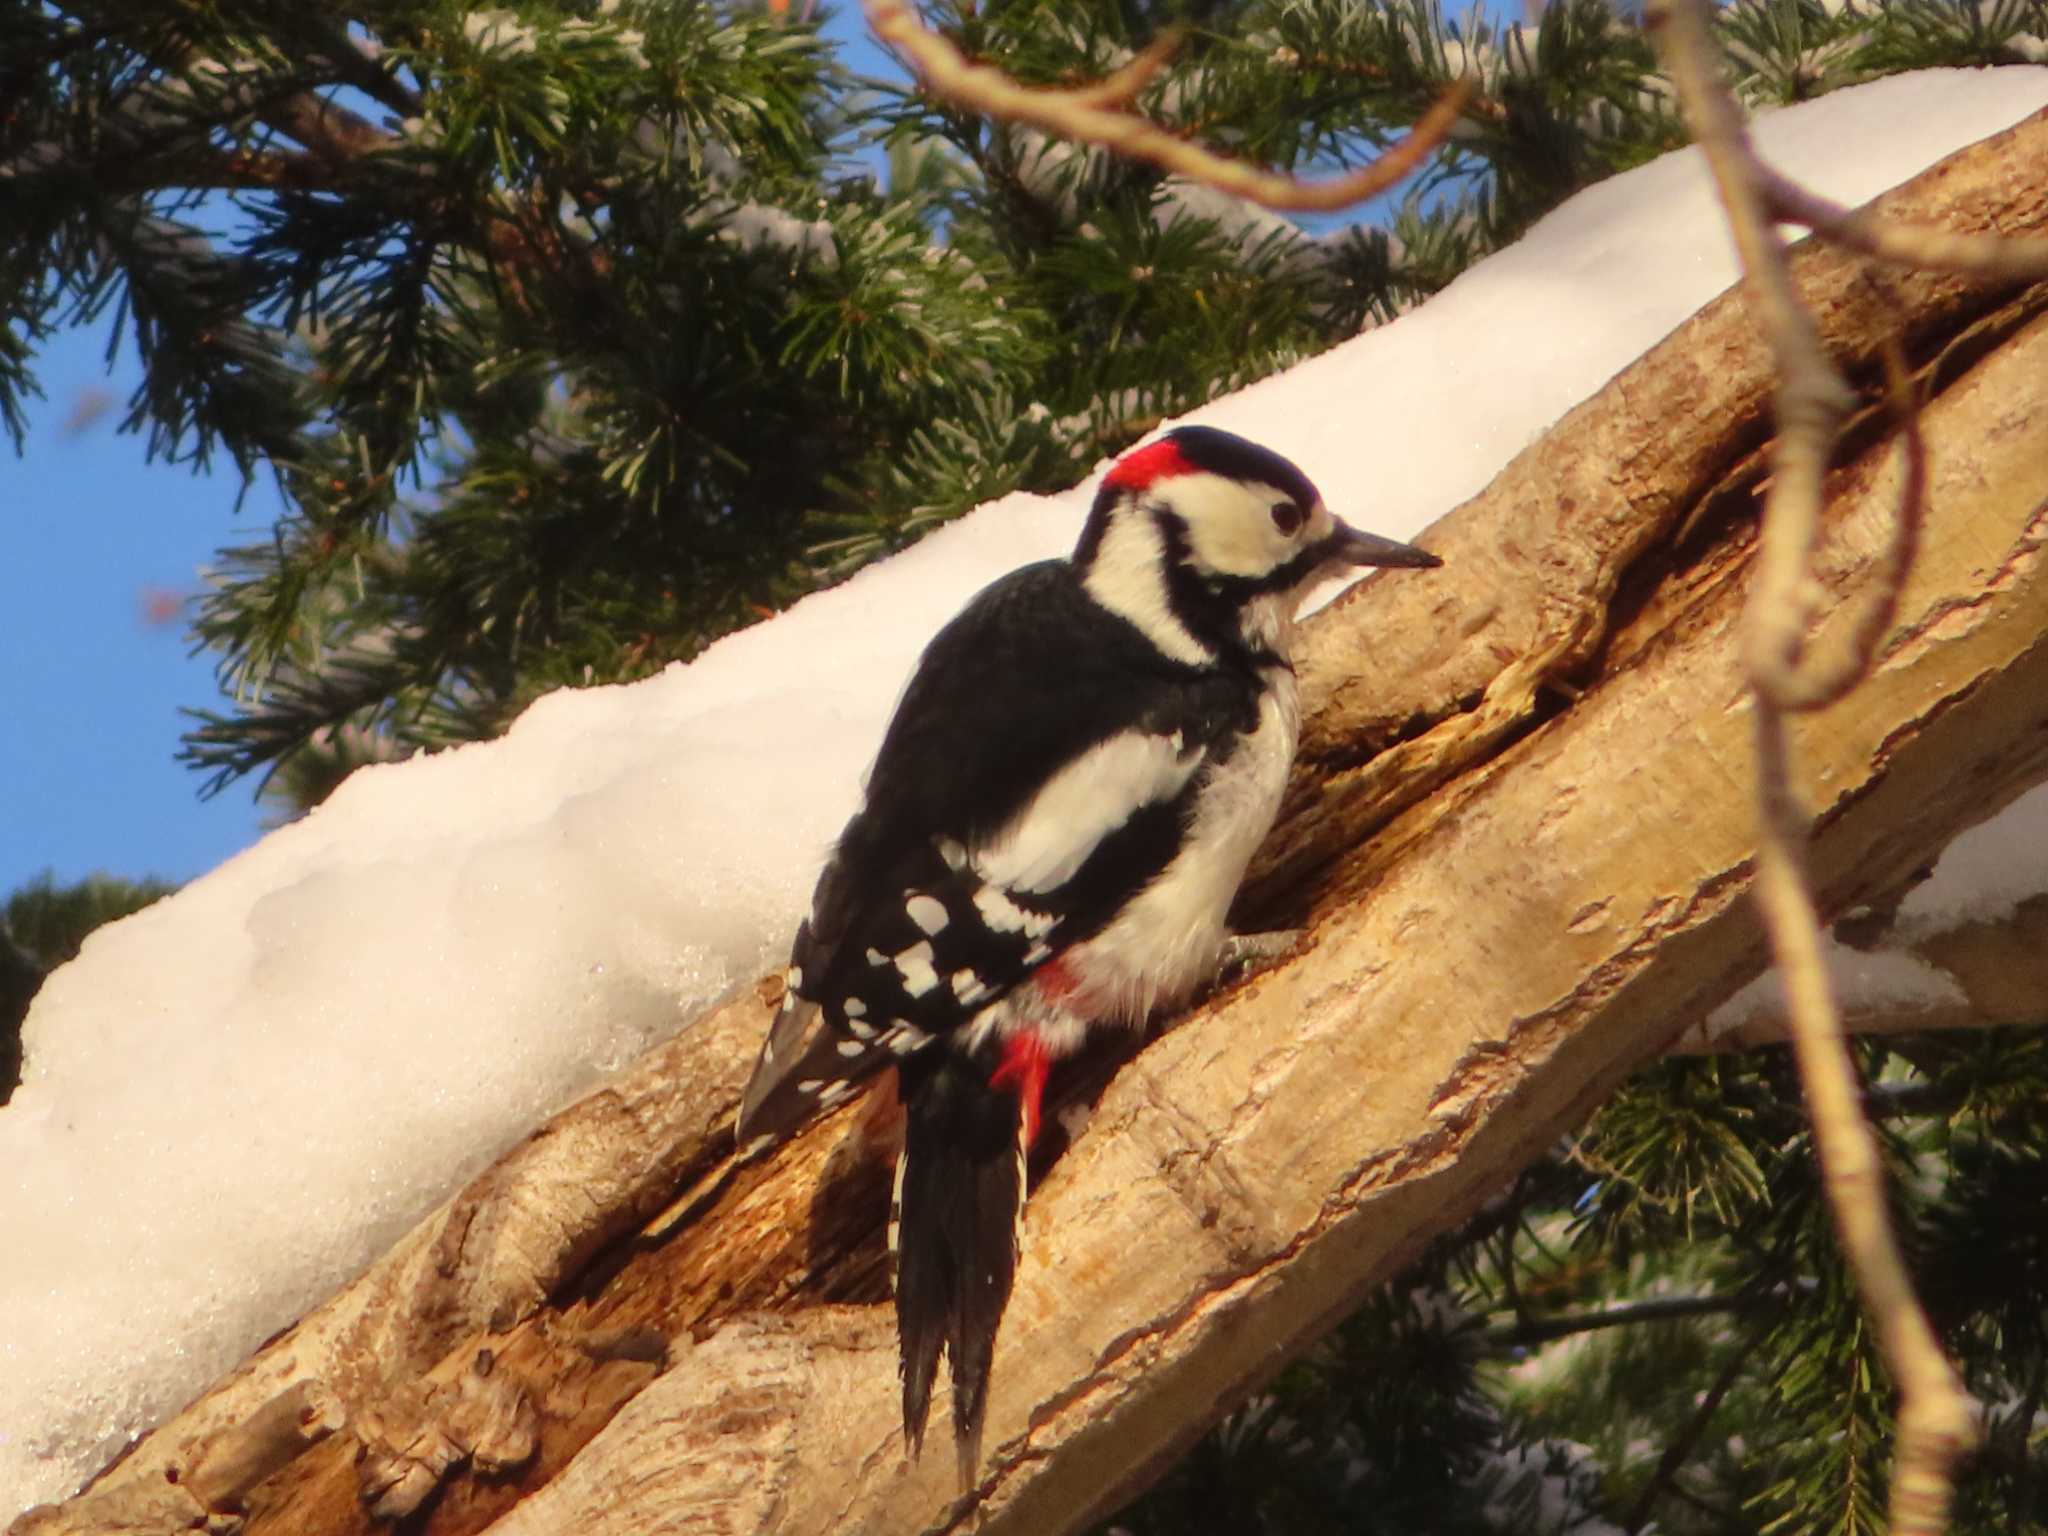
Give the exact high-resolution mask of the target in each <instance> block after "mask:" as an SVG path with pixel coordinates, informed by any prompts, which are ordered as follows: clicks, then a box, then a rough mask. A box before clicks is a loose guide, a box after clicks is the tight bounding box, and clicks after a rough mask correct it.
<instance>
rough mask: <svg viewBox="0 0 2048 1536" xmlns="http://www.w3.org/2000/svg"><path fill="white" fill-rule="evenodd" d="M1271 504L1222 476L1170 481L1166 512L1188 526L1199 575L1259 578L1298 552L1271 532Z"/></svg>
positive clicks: (1264, 495) (1266, 494) (1268, 496)
mask: <svg viewBox="0 0 2048 1536" xmlns="http://www.w3.org/2000/svg"><path fill="white" fill-rule="evenodd" d="M1272 499H1273V493H1272V492H1271V491H1270V490H1265V489H1260V490H1257V491H1253V490H1248V489H1247V488H1246V487H1244V486H1242V485H1240V484H1238V483H1237V482H1236V481H1234V480H1227V479H1225V478H1223V477H1222V476H1221V475H1183V476H1180V477H1179V478H1177V479H1175V480H1174V481H1173V484H1172V494H1171V496H1170V498H1169V499H1168V502H1167V509H1168V510H1169V511H1171V512H1174V513H1176V514H1177V515H1178V516H1179V517H1180V518H1181V520H1182V521H1183V522H1184V523H1185V524H1186V525H1187V530H1188V547H1189V550H1190V552H1191V553H1192V554H1193V555H1194V557H1195V563H1196V565H1197V566H1198V567H1200V568H1201V569H1202V570H1203V571H1205V572H1209V573H1213V574H1214V575H1218V576H1250V577H1258V576H1263V575H1265V574H1266V572H1268V571H1270V570H1272V569H1273V567H1274V566H1276V565H1279V564H1282V563H1283V562H1285V561H1286V560H1288V559H1289V558H1291V557H1292V556H1293V554H1294V552H1295V549H1296V547H1297V546H1296V544H1295V541H1294V540H1293V539H1290V538H1289V537H1287V535H1286V534H1284V533H1282V532H1281V531H1280V530H1279V529H1278V528H1276V527H1274V526H1273V511H1272ZM1326 515H1327V514H1326Z"/></svg>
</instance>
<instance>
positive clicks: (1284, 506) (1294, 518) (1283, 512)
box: [1273, 501, 1308, 534]
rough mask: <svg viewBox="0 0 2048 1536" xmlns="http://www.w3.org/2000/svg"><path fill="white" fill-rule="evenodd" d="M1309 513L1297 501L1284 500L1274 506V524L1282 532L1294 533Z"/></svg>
mask: <svg viewBox="0 0 2048 1536" xmlns="http://www.w3.org/2000/svg"><path fill="white" fill-rule="evenodd" d="M1307 516H1308V514H1307V513H1306V512H1304V511H1302V510H1301V506H1300V504H1299V503H1297V502H1292V501H1283V502H1280V503H1279V504H1278V505H1276V506H1275V507H1274V508H1273V526H1274V527H1275V528H1278V529H1279V530H1280V531H1281V532H1282V533H1286V534H1292V533H1293V532H1294V531H1295V529H1297V528H1299V527H1300V526H1301V525H1302V522H1303V520H1304V519H1305V518H1307Z"/></svg>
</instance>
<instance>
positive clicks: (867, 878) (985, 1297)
mask: <svg viewBox="0 0 2048 1536" xmlns="http://www.w3.org/2000/svg"><path fill="white" fill-rule="evenodd" d="M1440 563H1441V562H1439V561H1438V559H1437V558H1436V556H1434V555H1431V554H1428V553H1426V552H1425V551H1423V550H1420V549H1416V548H1413V547H1412V546H1410V545H1406V544H1400V543H1396V542H1395V541H1393V540H1391V539H1384V538H1379V537H1377V536H1375V535H1372V534H1369V533H1362V532H1360V531H1359V530H1357V529H1355V528H1352V527H1349V526H1347V525H1346V524H1345V523H1343V522H1341V521H1339V520H1338V519H1337V518H1336V517H1334V516H1332V515H1331V513H1330V511H1329V509H1328V508H1327V507H1325V506H1324V505H1323V500H1322V498H1321V497H1320V496H1319V495H1317V493H1316V489H1315V487H1314V486H1313V485H1311V484H1310V483H1309V481H1308V479H1307V477H1306V476H1304V475H1303V474H1302V472H1301V471H1300V470H1299V469H1297V468H1295V466H1294V465H1293V464H1291V463H1289V462H1288V461H1287V460H1286V459H1284V458H1282V457H1281V456H1280V455H1278V454H1276V453H1273V452H1272V451H1270V450H1268V449H1265V448H1262V447H1259V446H1257V445H1256V444H1253V443H1250V442H1247V441H1246V440H1245V439H1243V438H1241V437H1237V436H1234V435H1232V434H1231V433H1228V432H1222V431H1218V430H1216V429H1214V428H1211V427H1181V428H1179V429H1177V430H1175V431H1173V432H1170V433H1168V434H1167V435H1165V436H1164V437H1161V438H1159V439H1158V440H1156V441H1155V442H1152V443H1150V444H1148V445H1145V446H1143V447H1140V448H1137V449H1135V450H1133V451H1132V452H1130V453H1128V454H1126V455H1124V456H1123V458H1121V459H1119V460H1118V461H1117V463H1116V464H1115V465H1114V466H1113V467H1112V468H1111V469H1110V471H1109V473H1108V475H1107V476H1106V477H1105V478H1104V480H1103V483H1102V486H1101V489H1100V490H1099V491H1098V493H1097V494H1096V497H1095V501H1094V504H1093V507H1092V508H1091V510H1090V512H1089V515H1088V520H1087V522H1086V524H1085V525H1084V526H1083V528H1082V532H1081V538H1080V542H1079V543H1078V544H1077V545H1076V546H1075V548H1074V552H1073V555H1072V556H1071V557H1070V558H1068V559H1064V560H1046V561H1041V562H1039V563H1038V564H1035V565H1028V566H1025V567H1024V568H1023V569H1022V570H1018V571H1013V572H1011V573H1010V574H1009V575H1008V576H1005V577H1003V578H1001V579H1000V580H998V581H997V582H995V583H994V584H993V585H992V586H990V587H988V588H987V589H985V590H984V591H983V592H982V593H981V594H980V595H979V596H977V597H975V598H974V599H973V601H971V602H970V603H969V604H968V605H967V607H966V608H965V609H964V610H963V611H962V612H961V613H960V614H959V616H958V617H956V618H954V619H953V620H952V621H951V622H950V623H948V624H947V625H946V626H945V628H943V629H942V630H940V631H939V633H938V635H937V636H936V637H935V638H934V639H933V640H932V642H931V644H930V646H929V647H928V648H927V649H926V650H925V653H924V655H923V658H922V659H921V660H920V661H919V663H918V665H917V669H916V671H915V673H914V674H913V675H912V677H911V680H910V684H909V686H908V688H907V689H906V690H905V692H904V694H903V698H902V702H901V703H900V704H898V706H897V708H896V713H895V716H894V718H893V719H892V720H891V721H890V724H889V728H888V730H887V732H886V733H885V734H884V737H883V740H882V746H881V750H880V753H879V754H878V756H877V757H876V759H875V763H874V767H873V769H872V770H871V772H870V774H869V777H868V784H867V793H866V798H865V801H864V803H863V804H862V805H861V808H860V809H859V811H858V812H856V813H855V815H854V817H853V819H852V820H851V821H849V822H848V823H847V825H846V829H845V831H844V832H843V833H842V834H841V835H840V838H839V841H838V843H837V845H836V847H835V850H834V852H833V854H832V856H831V858H830V859H829V860H828V862H827V863H826V865H825V868H824V872H823V873H822V874H821V875H820V876H819V878H818V884H817V889H816V892H815V894H814V895H813V897H812V900H811V910H810V915H809V916H808V917H807V918H805V919H804V921H803V922H802V923H801V924H800V925H799V926H798V928H797V932H796V940H795V943H794V945H793V947H792V949H791V954H790V963H789V969H788V972H787V976H786V981H787V988H786V990H785V993H784V996H783V1000H782V1004H781V1008H780V1010H779V1012H778V1013H777V1015H776V1018H775V1022H774V1024H773V1025H772V1027H771V1028H770V1030H769V1034H768V1038H767V1041H766V1043H765V1044H764V1045H763V1047H762V1049H761V1055H760V1060H759V1062H758V1063H757V1064H756V1066H755V1068H754V1075H753V1078H752V1080H751V1082H750V1083H749V1084H748V1087H747V1090H746V1093H745V1095H744V1097H743V1099H742V1102H741V1105H740V1112H739V1125H738V1134H739V1141H740V1144H741V1146H742V1147H743V1148H744V1149H746V1150H747V1151H749V1152H758V1151H759V1150H762V1149H765V1148H766V1147H767V1146H769V1145H772V1144H773V1143H774V1142H776V1141H779V1140H780V1139H782V1138H783V1137H785V1136H787V1135H789V1134H790V1133H791V1132H792V1131H794V1130H795V1129H796V1128H797V1127H798V1125H800V1124H801V1123H802V1121H803V1120H804V1119H805V1118H806V1117H807V1116H808V1115H810V1114H811V1113H812V1112H813V1111H815V1110H817V1109H819V1108H823V1107H829V1106H831V1105H834V1104H837V1103H839V1102H841V1101H842V1100H844V1099H845V1098H846V1097H848V1096H849V1095H850V1094H851V1093H852V1092H853V1090H854V1089H855V1088H856V1087H857V1086H858V1085H859V1084H860V1083H861V1081H862V1080H863V1079H865V1078H866V1077H868V1076H869V1075H870V1074H872V1073H874V1072H876V1071H878V1070H879V1069H880V1068H882V1067H884V1066H889V1065H893V1066H894V1067H895V1068H896V1071H897V1074H898V1087H899V1090H900V1094H901V1097H902V1100H903V1103H904V1107H905V1113H906V1121H907V1123H906V1129H905V1137H904V1146H903V1152H902V1155H901V1157H900V1158H899V1160H898V1162H897V1165H896V1187H895V1196H894V1200H893V1204H892V1209H891V1212H890V1221H889V1239H890V1248H891V1251H892V1253H893V1256H894V1260H895V1273H896V1317H897V1332H898V1339H899V1342H900V1346H901V1356H900V1359H901V1373H902V1385H903V1430H904V1438H905V1440H906V1442H907V1444H908V1446H909V1447H910V1449H911V1452H912V1454H913V1455H915V1454H916V1453H917V1451H918V1450H919V1449H920V1448H921V1447H922V1444H923V1440H924V1430H925V1423H926V1418H927V1415H928V1410H929V1408H930V1405H931V1393H932V1387H933V1383H934V1380H935V1378H936V1375H937V1371H938V1361H939V1356H940V1355H941V1353H943V1354H944V1355H945V1356H946V1357H947V1360H948V1366H949V1370H950V1373H951V1376H952V1382H953V1430H954V1440H955V1449H956V1451H957V1453H958V1456H959V1463H960V1474H961V1481H962V1485H963V1487H967V1486H971V1485H972V1483H973V1480H974V1475H975V1471H976V1469H977V1467H978V1465H979V1462H980V1448H981V1432H982V1424H983V1419H984V1416H985V1412H986V1408H987V1401H988V1381H989V1366H990V1359H991V1355H992V1352H993V1349H994V1345H995V1336H996V1327H997V1324H998V1323H999V1322H1000V1320H1001V1318H1002V1314H1003V1309H1004V1307H1005V1305H1006V1304H1007V1303H1008V1300H1009V1296H1010V1288H1011V1282H1012V1280H1013V1278H1014V1276H1015V1273H1016V1265H1017V1258H1018V1253H1019V1242H1020V1230H1019V1224H1020V1220H1021V1217H1022V1213H1023V1207H1024V1197H1025V1156H1026V1154H1027V1152H1028V1150H1029V1148H1030V1146H1031V1143H1032V1139H1033V1138H1034V1136H1035V1135H1036V1134H1037V1131H1038V1125H1039V1118H1040V1114H1041V1099H1042V1095H1043V1092H1044V1088H1045V1082H1046V1076H1047V1074H1048V1072H1049V1070H1050V1069H1051V1066H1052V1064H1053V1063H1054V1062H1055V1061H1057V1060H1059V1059H1060V1058H1062V1057H1065V1056H1068V1055H1070V1054H1072V1053H1073V1052H1075V1051H1077V1050H1079V1049H1080V1048H1081V1047H1082V1045H1083V1044H1084V1042H1085V1041H1086V1040H1087V1039H1088V1038H1089V1036H1090V1034H1091V1032H1093V1031H1095V1030H1098V1029H1131V1028H1136V1027H1139V1026H1142V1025H1143V1023H1144V1022H1145V1019H1146V1018H1147V1016H1148V1015H1149V1014H1151V1013H1152V1011H1153V1010H1155V1009H1158V1008H1167V1007H1171V1006H1173V1005H1175V1004H1177V1003H1180V1002H1183V1001H1185V1000H1186V999H1187V998H1188V996H1189V995H1190V994H1191V993H1192V992H1194V991H1195V990H1196V989H1197V988H1198V987H1200V986H1201V985H1202V984H1203V983H1204V982H1206V981H1208V980H1209V979H1211V978H1212V977H1213V976H1214V975H1215V974H1216V971H1217V969H1218V967H1219V964H1220V963H1221V960H1222V957H1223V955H1224V953H1225V949H1226V942H1227V940H1228V935H1227V934H1226V931H1225V926H1224V921H1225V915H1226V913H1227V912H1228V910H1229V907H1230V903H1231V899H1232V897H1233V896H1235V894H1236V892H1237V887H1238V884H1239V882H1240V881H1241V880H1242V879H1243V878H1244V871H1245V866H1246V864H1247V863H1248V862H1249V861H1250V859H1251V856H1252V853H1253V851H1254V850H1255V849H1256V848H1257V847H1258V845H1259V842H1260V840H1261V839H1262V838H1264V836H1265V835H1266V832H1267V831H1268V829H1269V828H1270V827H1271V826H1272V822H1273V818H1274V815H1275V814H1276V812H1277V811H1278V808H1279V804H1280V795H1281V791H1282V789H1283V788H1284V787H1285V784H1286V779H1287V771H1288V767H1289V765H1290V764H1291V762H1292V761H1293V757H1294V748H1295V741H1296V737H1297V733H1298V727H1299V711H1298V706H1297V703H1296V694H1295V681H1294V671H1293V668H1292V666H1291V664H1290V662H1289V641H1290V639H1291V636H1292V633H1293V627H1294V610H1295V606H1296V604H1297V603H1298V601H1299V599H1300V598H1301V596H1302V595H1303V593H1304V592H1305V591H1306V590H1307V589H1308V588H1309V587H1310V586H1312V585H1313V584H1315V582H1316V581H1317V580H1318V579H1319V578H1321V577H1324V576H1327V575H1329V574H1331V573H1332V572H1333V571H1334V570H1336V569H1338V568H1340V567H1343V566H1357V565H1381V566H1409V567H1424V566H1434V565H1437V564H1440Z"/></svg>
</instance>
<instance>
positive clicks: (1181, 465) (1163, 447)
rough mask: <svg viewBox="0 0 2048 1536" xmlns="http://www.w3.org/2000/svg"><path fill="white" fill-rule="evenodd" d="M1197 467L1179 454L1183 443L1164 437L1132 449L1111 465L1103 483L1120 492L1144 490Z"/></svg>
mask: <svg viewBox="0 0 2048 1536" xmlns="http://www.w3.org/2000/svg"><path fill="white" fill-rule="evenodd" d="M1194 468H1195V466H1194V464H1193V463H1191V462H1190V461H1189V459H1188V456H1187V455H1186V454H1184V453H1182V452H1181V451H1180V444H1178V443H1176V442H1175V441H1174V440H1173V439H1172V438H1170V437H1162V438H1160V439H1159V441H1158V442H1156V443H1147V444H1146V445H1145V446H1144V447H1142V448H1133V449H1132V450H1131V451H1130V452H1129V453H1127V454H1125V455H1124V456H1123V457H1122V458H1120V459H1118V460H1117V461H1116V463H1114V464H1112V465H1111V466H1110V469H1109V473H1108V475H1106V476H1104V478H1103V484H1105V485H1113V486H1116V487H1117V488H1118V489H1119V490H1126V491H1142V490H1144V489H1145V488H1146V487H1147V486H1149V485H1152V484H1154V483H1155V482H1157V481H1160V480H1170V479H1172V478H1173V477H1174V476H1175V475H1185V474H1189V473H1191V472H1192V471H1193V470H1194Z"/></svg>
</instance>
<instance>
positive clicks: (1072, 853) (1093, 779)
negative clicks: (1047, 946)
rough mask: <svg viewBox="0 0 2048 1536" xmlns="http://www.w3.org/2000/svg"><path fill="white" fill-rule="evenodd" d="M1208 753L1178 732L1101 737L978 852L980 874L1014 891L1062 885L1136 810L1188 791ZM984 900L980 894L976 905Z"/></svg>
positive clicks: (976, 899) (977, 868)
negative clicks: (1187, 745) (1188, 747)
mask: <svg viewBox="0 0 2048 1536" xmlns="http://www.w3.org/2000/svg"><path fill="white" fill-rule="evenodd" d="M1204 755H1205V754H1204V753H1202V752H1200V751H1195V752H1186V751H1185V749H1184V743H1182V742H1181V741H1180V739H1179V737H1178V736H1177V735H1175V736H1154V735H1147V734H1145V733H1143V732H1139V731H1126V732H1124V733H1123V734H1121V735H1117V736H1112V737H1110V738H1109V740H1107V741H1103V742H1098V743H1097V744H1096V745H1094V746H1092V747H1090V748H1089V749H1088V750H1087V751H1086V752H1083V753H1082V754H1081V755H1080V756H1079V757H1077V758H1075V759H1074V760H1073V761H1072V762H1070V763H1068V764H1067V765H1066V766H1065V767H1063V768H1062V769H1060V771H1059V772H1058V773H1056V774H1054V775H1053V776H1052V777H1051V778H1050V779H1048V780H1047V781H1046V784H1045V787H1044V788H1043V789H1041V790H1039V792H1038V793H1037V794H1036V795H1034V796H1032V798H1031V803H1030V804H1028V805H1026V806H1025V807H1024V809H1023V810H1022V811H1020V812H1019V813H1018V814H1017V816H1016V817H1015V819H1013V820H1012V821H1011V822H1010V824H1009V825H1008V826H1006V827H1004V828H1003V830H1002V831H1000V832H998V833H997V834H996V836H995V837H994V839H993V840H992V841H990V842H989V844H988V845H987V846H986V847H984V848H981V849H979V850H977V852H976V854H975V858H974V867H975V872H976V873H977V874H979V875H980V876H981V877H982V879H983V880H984V881H986V882H988V883H989V884H991V885H998V886H1003V887H1006V888H1008V889H1009V890H1013V891H1024V892H1027V893H1028V892H1033V891H1054V890H1058V889H1059V888H1060V887H1061V886H1062V885H1064V884H1066V883H1067V881H1068V880H1070V879H1072V878H1073V875H1074V872H1075V871H1076V870H1078V869H1079V868H1080V867H1081V866H1082V865H1083V864H1085V863H1087V862H1088V856H1089V855H1090V854H1091V853H1093V852H1094V851H1095V849H1096V845H1097V844H1099V843H1100V842H1101V841H1102V840H1103V839H1104V838H1105V837H1107V836H1109V834H1110V833H1112V832H1114V831H1115V830H1116V829H1117V828H1118V827H1121V826H1122V825H1123V824H1124V823H1125V822H1127V821H1129V820H1130V819H1131V815H1132V813H1133V812H1135V811H1137V810H1138V809H1139V808H1140V807H1143V806H1147V805H1151V804H1153V803H1155V802H1157V801H1161V800H1171V799H1172V798H1173V797H1174V796H1175V795H1178V794H1179V793H1180V792H1181V790H1182V789H1184V788H1186V787H1187V782H1188V780H1189V779H1191V778H1193V777H1194V776H1195V770H1196V769H1198V768H1200V767H1201V766H1202V761H1203V758H1204ZM980 900H981V897H980V894H979V893H977V894H976V897H975V901H976V904H977V905H979V904H980ZM1013 905H1014V904H1013ZM983 916H984V917H986V916H988V913H987V911H986V910H984V912H983ZM991 926H993V924H991ZM1018 926H1020V927H1022V926H1023V925H1022V924H1019V925H1018Z"/></svg>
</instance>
